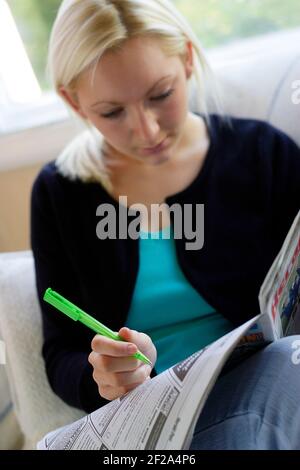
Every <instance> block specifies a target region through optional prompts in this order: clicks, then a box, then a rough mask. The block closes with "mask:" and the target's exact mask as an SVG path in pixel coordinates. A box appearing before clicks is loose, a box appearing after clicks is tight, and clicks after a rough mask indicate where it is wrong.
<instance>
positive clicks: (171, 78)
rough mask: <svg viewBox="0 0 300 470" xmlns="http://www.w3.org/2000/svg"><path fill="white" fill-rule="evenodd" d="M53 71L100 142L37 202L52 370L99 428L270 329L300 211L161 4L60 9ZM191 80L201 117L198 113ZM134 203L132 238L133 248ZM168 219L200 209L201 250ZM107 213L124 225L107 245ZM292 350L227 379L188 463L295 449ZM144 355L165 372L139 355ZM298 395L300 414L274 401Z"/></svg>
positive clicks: (269, 145) (284, 165) (279, 138)
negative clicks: (88, 317) (68, 307)
mask: <svg viewBox="0 0 300 470" xmlns="http://www.w3.org/2000/svg"><path fill="white" fill-rule="evenodd" d="M49 57H50V60H49V63H50V68H51V73H52V78H53V82H54V85H55V88H56V90H57V92H58V93H59V94H60V96H62V97H63V98H64V99H65V100H66V102H67V103H68V104H69V105H70V106H71V108H72V109H73V110H74V111H75V113H76V114H77V115H79V116H80V117H81V118H82V119H83V120H84V121H85V122H86V124H87V125H88V127H89V129H88V130H87V131H86V133H85V134H84V135H81V136H80V137H79V138H77V139H76V140H75V141H74V142H72V144H71V145H70V146H69V147H67V149H65V151H64V152H63V153H62V154H61V155H60V156H59V158H58V159H57V160H56V162H51V163H49V164H48V165H46V166H45V167H44V168H43V169H42V171H41V173H40V174H39V176H38V177H37V179H36V181H35V184H34V187H33V192H32V248H33V253H34V258H35V267H36V279H37V289H38V295H39V299H40V303H41V308H42V313H43V330H44V345H43V355H44V358H45V363H46V370H47V374H48V378H49V382H50V384H51V386H52V388H53V390H54V391H55V392H56V393H57V394H58V395H59V396H60V397H61V398H62V399H63V400H65V401H66V402H67V403H69V404H71V405H73V406H75V407H78V408H82V409H84V410H86V411H87V412H90V411H92V410H94V409H96V408H99V407H100V406H102V405H103V404H105V403H107V400H112V399H115V398H117V397H120V396H122V395H124V394H125V393H127V392H128V391H129V390H131V389H133V388H135V387H136V386H137V385H138V384H141V383H142V382H143V381H144V380H146V379H148V378H149V377H150V376H154V375H155V374H156V373H158V372H161V371H163V370H165V369H166V368H167V367H169V366H171V365H172V364H174V363H175V362H177V361H179V360H181V359H183V358H185V357H187V356H188V355H190V354H192V353H193V352H195V351H197V350H199V349H200V348H202V347H203V346H205V345H207V344H209V343H210V342H212V341H213V340H215V339H217V338H218V337H220V336H222V335H223V334H225V333H227V332H228V331H230V330H231V329H233V328H234V327H235V326H237V325H239V324H241V323H243V322H244V321H245V320H247V319H249V318H251V317H252V316H254V315H255V314H256V313H258V311H259V308H258V301H257V298H258V291H259V286H260V285H261V283H262V281H263V279H264V276H265V275H266V273H267V271H268V269H269V267H270V265H271V264H272V261H273V259H274V258H275V256H276V255H277V253H278V251H279V249H280V247H281V244H282V242H283V240H284V238H285V236H286V234H287V232H288V229H289V227H290V225H291V223H292V221H293V219H294V217H295V216H296V213H297V212H298V209H299V207H300V195H299V191H298V188H299V186H300V152H299V149H298V147H297V146H296V145H295V144H294V143H293V142H292V141H291V140H290V139H289V138H288V137H287V136H285V135H284V134H283V133H281V132H280V131H278V130H276V129H274V128H272V127H271V126H269V125H267V124H265V123H263V122H260V121H255V120H247V119H231V120H228V119H225V118H223V117H221V116H220V115H219V114H213V115H208V113H207V106H206V102H207V83H208V82H210V83H212V81H211V75H210V72H209V67H208V65H207V62H206V60H205V58H204V55H203V52H202V50H201V48H200V46H199V44H198V43H197V39H196V38H195V36H194V34H193V32H192V31H191V30H190V28H189V26H188V25H187V23H186V22H185V20H184V19H183V18H182V17H181V16H180V15H179V13H178V12H177V11H176V10H175V8H174V7H173V5H172V4H171V3H170V2H168V1H167V0H144V1H142V0H139V1H138V0H66V1H64V2H63V3H62V6H61V9H60V11H59V13H58V16H57V19H56V22H55V24H54V27H53V31H52V37H51V42H50V55H49ZM193 78H196V81H197V84H198V87H199V96H200V99H199V109H200V110H201V112H200V113H198V114H195V113H191V112H189V110H188V91H189V83H190V82H191V80H192V79H193ZM211 91H212V90H210V92H211ZM213 94H214V92H213ZM216 101H217V100H216ZM120 201H121V202H120ZM136 204H140V205H141V204H142V205H143V208H145V210H142V211H140V212H141V213H140V223H141V225H140V228H141V230H140V231H138V234H139V237H138V239H137V237H136V236H129V235H130V231H129V230H128V232H127V233H125V234H124V223H125V222H124V220H126V223H125V225H126V229H127V228H128V229H129V225H130V224H129V222H132V210H130V209H132V207H134V206H135V205H136ZM173 204H175V205H176V207H177V209H178V208H179V209H180V210H181V209H182V213H184V216H186V217H187V220H188V221H192V225H193V224H194V225H195V219H196V222H197V216H198V215H199V211H200V209H201V207H202V206H201V204H204V208H205V211H204V214H205V225H204V227H205V231H204V233H203V235H204V244H201V243H200V245H199V243H198V244H196V246H191V245H192V244H191V243H190V244H189V245H187V240H190V239H191V238H190V237H189V236H188V235H187V232H186V231H184V230H183V229H182V228H183V227H182V226H181V227H180V224H179V225H178V220H176V221H175V220H174V219H175V217H174V216H172V212H171V210H169V209H170V207H171V205H173ZM160 205H162V206H160ZM108 207H109V208H113V210H114V211H115V214H116V218H115V219H114V220H113V222H116V225H117V226H116V227H115V230H113V229H111V227H108V230H106V232H105V230H104V225H103V224H102V225H101V222H100V225H99V215H100V214H101V215H104V212H105V210H108ZM140 207H141V206H140ZM187 207H188V208H187ZM151 211H152V212H151ZM159 212H161V215H162V217H161V218H160V219H159V218H158V217H157V215H158V213H159ZM124 216H126V217H125V218H124ZM182 220H183V219H182ZM175 222H176V224H175ZM181 225H183V223H182V224H181ZM194 225H193V226H194ZM149 226H150V227H151V230H148V229H149ZM120 229H121V232H120ZM180 229H181V230H180ZM197 229H198V230H197V231H196V236H197V235H199V233H198V232H199V230H204V229H203V224H202V225H197ZM180 231H181V236H179V235H180V233H179V232H180ZM152 232H154V233H152ZM120 233H122V236H120ZM148 233H150V236H149V234H148ZM116 234H117V235H116ZM151 234H152V235H153V236H151ZM157 235H158V236H157ZM202 245H203V246H202ZM49 286H51V287H52V288H53V289H54V290H57V291H58V292H60V293H61V294H62V295H64V296H65V297H66V298H68V299H70V300H71V301H72V302H74V303H75V304H77V305H79V306H80V307H81V308H83V309H84V310H85V311H87V312H90V313H91V314H92V315H93V316H96V317H97V318H99V320H100V321H102V322H103V323H104V324H107V325H108V326H109V327H110V328H112V329H114V330H117V331H119V334H120V335H121V336H122V337H123V339H124V340H126V342H117V341H113V340H109V339H107V338H105V337H101V336H97V335H96V336H95V337H93V334H91V332H90V331H88V330H87V329H85V328H83V327H82V325H77V324H76V323H72V322H70V320H68V319H65V318H63V316H62V315H61V314H59V313H57V312H55V311H54V309H53V308H51V307H50V306H47V305H45V303H44V302H43V301H42V297H43V294H44V292H45V290H46V289H47V288H48V287H49ZM120 328H121V329H120ZM128 343H129V344H128ZM290 346H291V339H290V338H289V339H284V340H281V341H279V342H277V343H275V344H273V345H271V346H268V347H266V348H265V349H264V350H263V351H261V352H259V353H257V354H255V355H254V356H252V357H251V358H250V359H248V360H247V361H245V362H244V363H243V364H241V365H240V366H238V367H237V368H236V369H234V370H232V371H231V372H228V373H227V374H226V375H224V376H223V377H222V378H220V379H219V381H218V382H217V385H216V386H215V388H214V389H213V391H212V393H211V395H210V398H209V400H208V402H207V405H206V406H205V408H204V410H203V413H202V414H201V416H200V419H199V421H198V424H197V427H196V432H195V436H194V439H193V443H192V448H198V449H200V448H207V449H214V448H226V449H230V448H231V449H241V448H249V449H250V448H253V449H254V448H293V449H294V448H299V442H300V427H299V423H300V419H299V406H298V404H299V400H298V398H297V397H298V396H299V389H300V378H299V373H298V371H297V370H295V366H294V365H293V364H290V349H291V347H290ZM137 348H138V349H139V350H140V351H142V352H143V353H144V354H145V355H146V356H148V357H149V358H150V360H151V362H152V364H153V365H154V367H153V368H151V367H150V366H149V365H146V364H144V363H141V362H139V361H137V360H136V359H134V358H133V357H130V356H131V355H132V354H133V353H134V352H135V351H136V349H137ZM265 368H268V370H269V371H270V374H268V376H267V377H266V374H265V373H264V370H265ZM278 370H281V371H282V375H283V377H281V381H280V383H278V384H277V382H276V380H278ZM295 372H297V373H295ZM241 377H243V380H242V381H241V380H240V379H241ZM286 381H288V382H289V383H290V386H291V390H292V392H291V395H293V394H294V395H293V396H294V397H295V398H294V400H289V401H287V400H283V399H282V398H280V400H278V396H280V393H281V392H282V390H281V389H282V383H283V384H284V383H286ZM258 383H259V386H258V385H257V384H258ZM277 385H278V387H279V388H277ZM254 387H255V393H254V392H253V389H254ZM274 390H276V393H275V394H274ZM282 393H283V392H282ZM219 397H220V399H219ZM267 398H268V402H267V405H266V400H267ZM274 409H275V410H276V413H274ZM288 420H290V421H288ZM288 422H289V425H288ZM291 422H292V423H293V426H291V424H290V423H291ZM297 446H298V447H297Z"/></svg>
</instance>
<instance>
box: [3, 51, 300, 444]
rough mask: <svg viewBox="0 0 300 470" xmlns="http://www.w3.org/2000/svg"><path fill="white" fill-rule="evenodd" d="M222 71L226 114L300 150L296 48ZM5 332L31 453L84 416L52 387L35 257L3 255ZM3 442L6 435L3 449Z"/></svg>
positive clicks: (17, 411)
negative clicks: (270, 128) (266, 126)
mask: <svg viewBox="0 0 300 470" xmlns="http://www.w3.org/2000/svg"><path fill="white" fill-rule="evenodd" d="M213 63H214V62H213ZM216 71H217V75H219V77H220V79H221V83H222V84H223V89H224V96H225V110H226V112H228V113H229V114H232V115H235V116H244V117H257V118H260V119H263V120H266V121H269V122H271V123H272V124H273V125H275V126H277V127H278V128H281V129H282V130H283V131H284V132H286V133H287V134H288V135H290V136H291V137H292V138H293V139H294V140H295V141H296V142H297V143H298V144H299V145H300V104H298V105H296V104H293V102H292V93H293V89H292V83H293V82H294V81H296V80H300V54H299V53H298V50H297V48H296V47H291V44H290V43H288V44H286V45H284V44H283V43H282V44H281V47H279V48H277V50H276V51H274V48H272V47H271V46H270V48H269V49H268V50H265V51H264V52H261V53H259V54H258V55H251V54H250V55H249V56H247V57H245V58H240V59H238V60H230V61H228V62H227V64H226V62H224V64H223V65H222V66H221V67H217V68H216ZM192 103H193V100H192ZM0 332H1V333H0V338H1V335H2V338H3V339H4V341H5V344H6V356H7V363H6V365H5V366H3V365H0V379H1V374H2V377H3V374H4V373H5V372H6V373H7V377H8V381H9V385H10V390H11V401H12V403H13V407H14V411H15V414H16V417H17V420H18V423H19V425H20V428H21V431H22V433H23V434H24V436H25V448H33V447H34V446H35V444H36V442H37V440H39V439H40V438H41V437H42V436H43V435H44V434H46V433H47V432H48V431H50V430H52V429H54V428H57V427H59V426H62V425H63V424H66V423H67V422H71V421H73V420H75V419H77V418H79V417H80V416H82V413H81V412H80V411H78V410H75V409H73V408H71V407H69V406H67V405H66V404H64V403H63V402H62V401H61V400H60V399H59V398H58V397H57V396H55V395H54V394H53V392H52V391H51V390H50V387H49V385H48V382H47V378H46V374H45V368H44V364H43V360H42V357H41V353H40V351H41V345H42V337H41V318H40V310H39V305H38V301H37V297H36V291H35V282H34V270H33V259H32V255H31V253H30V252H29V251H28V252H20V253H13V254H9V255H7V254H4V255H0ZM0 416H1V415H0ZM0 425H1V423H0ZM1 439H2V433H0V447H1ZM2 445H4V444H3V443H2Z"/></svg>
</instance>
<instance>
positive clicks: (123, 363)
mask: <svg viewBox="0 0 300 470" xmlns="http://www.w3.org/2000/svg"><path fill="white" fill-rule="evenodd" d="M118 334H119V336H121V337H122V339H124V340H125V341H126V342H125V341H115V340H113V339H110V338H106V337H105V336H101V335H96V336H94V338H93V340H92V343H91V345H92V352H91V353H90V355H89V357H88V361H89V363H90V364H91V365H92V366H93V368H94V372H93V378H94V380H95V382H96V383H97V385H98V390H99V394H100V395H101V396H102V397H103V398H105V399H106V400H114V399H115V398H119V397H121V396H122V395H125V394H126V393H127V392H129V391H130V390H132V389H134V388H135V387H137V386H138V385H140V384H141V383H143V382H144V381H145V380H146V379H149V378H150V373H151V371H152V368H153V367H154V364H155V361H156V356H157V354H156V348H155V346H154V344H153V343H152V341H151V338H150V337H149V336H148V335H146V334H145V333H139V332H138V331H135V330H130V329H129V328H127V327H123V328H121V329H120V330H119V332H118ZM130 346H131V347H132V349H131V350H130V349H129V348H130ZM137 350H139V351H140V352H142V353H143V354H145V355H146V356H147V357H148V358H149V359H150V361H151V363H152V367H151V366H149V365H147V364H144V363H143V362H141V361H139V360H138V359H136V358H135V357H130V356H132V354H134V353H136V352H137Z"/></svg>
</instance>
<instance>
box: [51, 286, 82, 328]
mask: <svg viewBox="0 0 300 470" xmlns="http://www.w3.org/2000/svg"><path fill="white" fill-rule="evenodd" d="M43 298H44V300H45V301H46V302H48V303H49V304H50V305H53V307H55V308H57V309H58V310H60V311H61V312H62V313H64V314H65V315H68V317H70V318H72V320H75V321H77V320H78V319H79V316H80V311H78V309H77V308H76V306H75V305H74V304H72V303H71V302H69V301H68V300H66V299H65V298H64V297H62V296H61V295H59V294H58V293H57V292H55V291H53V290H52V289H51V288H50V287H49V288H48V289H47V290H46V292H45V294H44V297H43Z"/></svg>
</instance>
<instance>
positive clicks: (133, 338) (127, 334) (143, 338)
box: [118, 326, 152, 353]
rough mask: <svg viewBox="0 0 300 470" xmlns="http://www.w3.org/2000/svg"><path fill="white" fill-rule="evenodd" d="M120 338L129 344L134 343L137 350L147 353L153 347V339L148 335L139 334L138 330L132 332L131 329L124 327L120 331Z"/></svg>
mask: <svg viewBox="0 0 300 470" xmlns="http://www.w3.org/2000/svg"><path fill="white" fill-rule="evenodd" d="M118 334H119V336H121V338H122V339H123V340H125V341H127V342H129V343H133V344H135V345H136V346H137V348H138V349H139V350H140V351H141V352H143V353H145V352H146V351H148V349H149V348H150V347H151V344H152V342H151V339H150V338H149V336H148V335H146V334H144V333H141V332H138V331H136V330H131V329H130V328H128V327H126V326H124V327H123V328H121V329H120V330H119V331H118Z"/></svg>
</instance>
